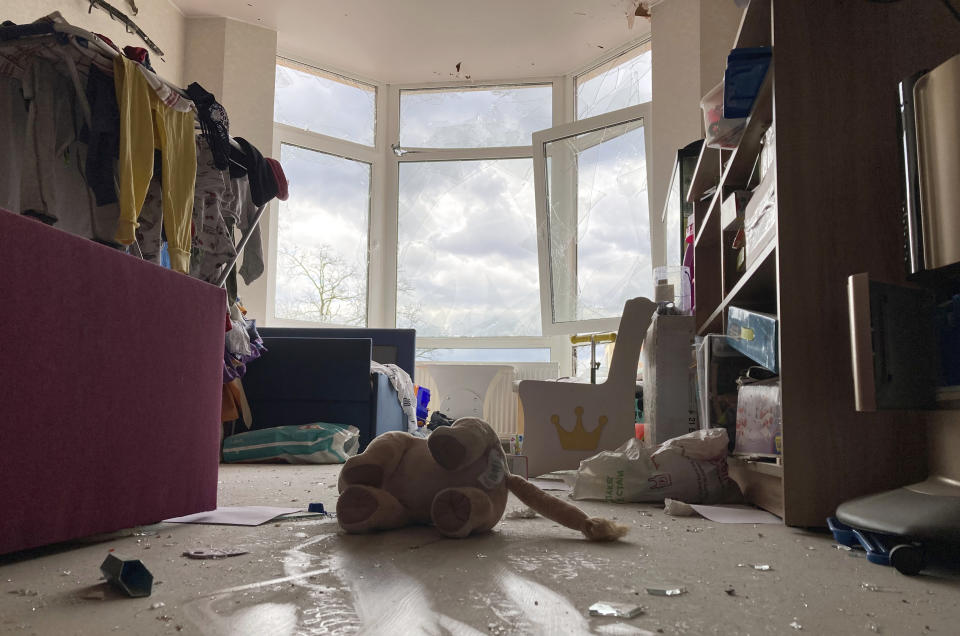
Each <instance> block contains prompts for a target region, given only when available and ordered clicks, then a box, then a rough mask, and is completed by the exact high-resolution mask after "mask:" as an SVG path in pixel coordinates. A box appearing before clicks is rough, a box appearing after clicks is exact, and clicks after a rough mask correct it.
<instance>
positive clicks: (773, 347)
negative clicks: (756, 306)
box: [727, 307, 780, 373]
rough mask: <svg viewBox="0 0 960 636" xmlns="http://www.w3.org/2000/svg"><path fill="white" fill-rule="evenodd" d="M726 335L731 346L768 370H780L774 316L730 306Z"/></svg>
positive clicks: (775, 319) (775, 318)
mask: <svg viewBox="0 0 960 636" xmlns="http://www.w3.org/2000/svg"><path fill="white" fill-rule="evenodd" d="M727 336H728V337H729V340H728V342H729V343H730V346H731V347H733V348H734V349H736V350H737V351H739V352H740V353H742V354H744V355H745V356H748V357H749V358H751V359H752V360H755V361H756V362H757V364H760V365H761V366H763V367H765V368H767V369H769V370H770V371H773V372H774V373H779V372H780V369H779V366H778V364H777V361H778V358H779V356H778V349H779V346H778V345H779V343H778V336H777V317H776V316H774V315H771V314H764V313H761V312H759V311H750V310H748V309H741V308H739V307H730V308H729V309H728V310H727Z"/></svg>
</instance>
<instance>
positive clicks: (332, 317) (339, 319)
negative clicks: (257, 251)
mask: <svg viewBox="0 0 960 636" xmlns="http://www.w3.org/2000/svg"><path fill="white" fill-rule="evenodd" d="M279 252H280V262H281V267H283V269H284V272H285V273H286V274H287V276H288V278H287V280H288V281H290V282H293V281H303V282H305V283H306V285H305V288H306V289H305V290H304V291H303V292H301V293H299V294H298V295H296V296H294V297H292V298H287V299H286V300H282V301H280V302H279V303H278V307H277V315H278V316H279V317H282V318H294V319H300V320H312V321H315V322H332V323H340V324H347V325H363V324H364V323H365V322H366V320H365V318H366V294H365V293H364V288H363V286H362V285H361V281H362V280H363V277H362V276H361V275H360V273H359V272H358V271H357V267H356V265H354V264H352V263H350V262H348V261H346V260H345V259H343V258H342V257H341V256H339V255H338V254H336V253H335V252H333V251H332V250H330V249H329V248H328V247H326V246H319V247H313V248H310V249H307V250H304V249H301V248H298V247H296V246H290V245H282V246H281V247H280V249H279Z"/></svg>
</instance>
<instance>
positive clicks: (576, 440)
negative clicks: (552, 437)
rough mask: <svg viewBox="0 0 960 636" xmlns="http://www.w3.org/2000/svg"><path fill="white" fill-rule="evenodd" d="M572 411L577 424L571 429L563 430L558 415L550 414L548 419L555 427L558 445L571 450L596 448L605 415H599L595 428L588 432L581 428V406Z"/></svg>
mask: <svg viewBox="0 0 960 636" xmlns="http://www.w3.org/2000/svg"><path fill="white" fill-rule="evenodd" d="M573 412H574V413H576V415H577V424H576V426H574V427H573V430H572V431H567V430H564V429H563V428H562V427H561V426H560V416H559V415H551V416H550V421H551V422H552V423H553V425H554V426H555V427H556V429H557V436H558V437H559V438H560V446H562V447H563V449H564V450H572V451H590V450H596V449H597V446H598V445H599V444H600V433H602V432H603V427H604V426H606V424H607V416H606V415H601V416H600V419H599V420H598V425H597V428H595V429H593V430H592V431H590V432H589V433H588V432H587V431H586V429H584V428H583V407H582V406H578V407H576V408H575V409H573Z"/></svg>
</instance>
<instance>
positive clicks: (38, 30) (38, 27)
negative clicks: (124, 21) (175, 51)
mask: <svg viewBox="0 0 960 636" xmlns="http://www.w3.org/2000/svg"><path fill="white" fill-rule="evenodd" d="M61 19H62V18H61ZM51 34H53V35H56V34H63V35H66V36H72V37H74V38H80V39H82V40H86V41H87V42H88V43H89V44H91V45H93V46H94V47H96V49H97V51H96V52H97V53H100V54H102V55H104V56H105V57H106V58H107V59H109V60H113V58H115V57H117V56H119V55H122V54H121V53H120V52H119V51H117V50H116V49H115V48H113V47H112V46H110V45H109V44H107V43H106V42H105V41H104V40H103V39H102V38H101V37H100V36H98V35H97V34H96V33H93V32H91V31H87V30H86V29H81V28H80V27H76V26H73V25H72V24H65V23H63V22H53V21H49V20H41V21H39V22H31V23H30V24H15V25H9V26H0V42H12V41H15V40H22V39H24V38H29V37H31V36H42V35H51ZM158 55H162V54H158ZM153 74H154V75H156V76H157V79H159V80H160V81H161V82H162V83H163V84H165V85H166V86H167V87H168V88H170V89H171V90H173V91H176V92H177V93H178V94H179V95H180V96H182V97H183V98H184V99H189V98H188V97H187V94H186V92H184V90H183V89H182V88H180V87H179V86H176V85H175V84H173V83H172V82H170V81H169V80H166V79H164V78H163V77H161V76H160V75H159V74H158V73H156V72H154V73H153ZM191 103H192V102H191Z"/></svg>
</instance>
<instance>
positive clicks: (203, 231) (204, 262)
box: [190, 136, 237, 283]
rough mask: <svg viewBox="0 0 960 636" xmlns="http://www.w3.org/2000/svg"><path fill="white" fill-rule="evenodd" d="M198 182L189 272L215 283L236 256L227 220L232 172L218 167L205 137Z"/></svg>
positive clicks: (200, 141)
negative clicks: (224, 267)
mask: <svg viewBox="0 0 960 636" xmlns="http://www.w3.org/2000/svg"><path fill="white" fill-rule="evenodd" d="M196 154H197V183H196V188H195V193H194V200H193V239H192V250H191V256H192V261H191V263H190V275H191V276H193V277H194V278H199V279H200V280H204V281H207V282H208V283H214V282H216V281H217V279H218V278H219V277H220V272H221V271H222V270H223V266H224V265H225V264H226V263H227V262H229V261H230V260H231V259H233V258H234V257H235V256H236V255H237V248H236V246H235V245H234V242H233V232H231V231H230V228H229V227H228V225H227V222H226V220H225V219H224V210H226V209H227V208H228V207H229V206H230V205H232V199H233V193H232V191H231V190H230V188H229V182H230V179H229V175H228V174H227V173H226V172H225V171H221V170H219V169H218V168H217V166H216V162H215V160H214V155H213V152H212V151H211V149H210V145H209V144H208V142H207V139H206V137H204V136H197V138H196Z"/></svg>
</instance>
